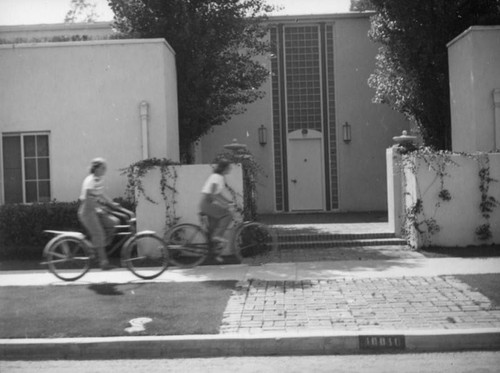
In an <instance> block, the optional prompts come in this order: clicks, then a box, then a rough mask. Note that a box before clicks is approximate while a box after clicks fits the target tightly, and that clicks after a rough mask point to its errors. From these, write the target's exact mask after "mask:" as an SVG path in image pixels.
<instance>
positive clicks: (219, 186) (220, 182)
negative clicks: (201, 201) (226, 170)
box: [201, 173, 226, 194]
mask: <svg viewBox="0 0 500 373" xmlns="http://www.w3.org/2000/svg"><path fill="white" fill-rule="evenodd" d="M212 185H215V191H214V194H220V193H221V192H222V190H223V189H224V188H225V186H226V181H225V180H224V176H222V175H221V174H216V173H213V174H212V175H210V176H209V177H208V179H207V181H206V182H205V185H203V188H202V189H201V192H202V193H205V194H212Z"/></svg>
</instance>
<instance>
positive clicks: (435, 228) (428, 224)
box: [401, 148, 500, 246]
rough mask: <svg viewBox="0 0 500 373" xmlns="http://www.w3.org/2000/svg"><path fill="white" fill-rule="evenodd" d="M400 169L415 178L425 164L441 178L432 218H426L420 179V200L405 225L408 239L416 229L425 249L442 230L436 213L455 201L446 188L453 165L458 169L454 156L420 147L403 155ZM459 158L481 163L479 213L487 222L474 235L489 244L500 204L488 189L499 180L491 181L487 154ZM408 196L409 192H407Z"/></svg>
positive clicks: (408, 215)
mask: <svg viewBox="0 0 500 373" xmlns="http://www.w3.org/2000/svg"><path fill="white" fill-rule="evenodd" d="M402 154H403V158H402V162H401V168H404V169H406V170H409V171H410V172H411V173H412V174H413V175H414V176H416V175H417V171H418V164H419V161H420V160H421V161H424V162H425V163H426V164H427V166H428V169H429V170H433V171H434V172H435V173H436V177H438V178H439V183H440V188H439V192H438V194H437V202H436V204H435V210H434V214H433V216H432V217H428V216H425V213H424V209H423V200H422V198H421V195H422V194H421V191H420V188H419V185H418V180H417V185H416V187H417V191H416V193H417V199H416V201H415V203H413V204H412V205H411V206H409V207H408V208H406V216H405V223H404V228H403V229H404V230H403V234H404V235H405V236H406V237H407V239H408V240H410V239H411V238H412V236H411V235H412V234H413V233H412V229H411V228H413V229H414V230H415V231H416V232H418V234H420V235H421V237H422V238H423V239H424V246H425V245H429V244H431V240H432V236H433V235H434V234H436V233H438V232H439V231H440V230H441V227H440V226H439V225H438V224H437V221H436V219H435V218H434V216H436V213H437V211H438V209H439V207H441V204H442V203H443V202H450V201H451V200H452V195H451V193H450V191H449V190H448V189H447V188H446V187H445V180H446V178H450V177H451V175H450V174H449V172H448V168H449V167H450V166H458V164H457V163H456V162H454V161H453V160H452V158H451V156H452V155H453V153H451V152H447V151H433V150H431V149H429V148H420V149H418V150H416V151H412V152H404V153H402ZM460 155H462V156H465V157H468V158H471V159H476V160H477V162H478V164H479V173H478V176H479V192H480V193H481V202H480V204H479V211H480V213H481V216H482V217H483V218H484V219H485V220H486V222H484V223H483V224H481V225H479V226H478V227H477V228H476V229H475V234H476V236H477V237H478V239H480V240H482V241H486V240H488V239H490V238H491V237H492V232H491V226H490V223H489V219H490V216H491V213H492V212H493V211H494V209H495V208H496V207H497V206H499V205H500V203H499V202H498V201H497V200H496V199H495V197H493V196H491V195H489V187H490V184H491V183H492V182H496V181H497V180H495V179H493V178H491V176H490V164H489V157H488V154H486V153H478V154H464V153H460ZM402 175H403V184H404V185H403V188H404V190H405V191H406V189H407V181H406V178H405V177H404V175H405V173H404V172H402ZM405 194H406V195H409V193H408V192H405Z"/></svg>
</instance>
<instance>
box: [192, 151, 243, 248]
mask: <svg viewBox="0 0 500 373" xmlns="http://www.w3.org/2000/svg"><path fill="white" fill-rule="evenodd" d="M230 170H231V163H229V161H228V160H226V159H222V160H220V161H219V162H218V163H217V165H216V167H215V169H214V172H213V173H212V174H211V175H210V176H209V177H208V179H207V180H206V182H205V184H204V185H203V188H202V189H201V194H202V197H201V202H200V207H199V210H200V213H202V214H205V215H207V216H208V226H209V230H210V232H212V240H213V241H216V242H219V243H221V244H223V243H225V242H227V240H226V239H225V238H224V232H225V231H226V229H227V227H228V225H229V223H230V222H231V219H232V213H231V210H232V208H233V206H234V203H233V202H232V200H231V199H230V198H228V197H227V196H225V195H224V194H225V193H227V191H226V179H225V175H227V174H228V173H229V171H230Z"/></svg>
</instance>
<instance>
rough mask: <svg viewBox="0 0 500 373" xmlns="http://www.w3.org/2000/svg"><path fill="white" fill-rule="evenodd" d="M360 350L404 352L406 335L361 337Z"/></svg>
mask: <svg viewBox="0 0 500 373" xmlns="http://www.w3.org/2000/svg"><path fill="white" fill-rule="evenodd" d="M359 348H360V349H361V350H377V351H384V350H404V349H405V348H406V345H405V336H404V335H360V336H359Z"/></svg>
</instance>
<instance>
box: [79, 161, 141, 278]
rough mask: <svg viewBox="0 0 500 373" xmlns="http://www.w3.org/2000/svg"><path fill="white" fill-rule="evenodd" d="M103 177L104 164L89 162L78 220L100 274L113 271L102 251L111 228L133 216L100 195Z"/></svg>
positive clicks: (110, 233) (106, 243)
mask: <svg viewBox="0 0 500 373" xmlns="http://www.w3.org/2000/svg"><path fill="white" fill-rule="evenodd" d="M105 173H106V161H105V160H104V159H103V158H95V159H93V160H92V162H91V164H90V174H89V175H88V176H87V177H86V178H85V179H84V180H83V184H82V190H81V193H80V198H79V201H80V206H79V208H78V220H79V221H80V223H81V224H82V225H83V226H84V227H85V229H86V230H87V232H88V234H89V235H90V239H91V242H92V244H93V246H94V248H95V249H96V251H97V256H98V259H99V266H100V267H101V269H102V270H109V269H112V268H114V267H113V266H112V265H110V263H109V260H108V257H107V254H106V249H105V248H106V246H107V245H108V244H109V243H110V241H111V239H112V238H113V235H114V231H115V227H116V226H117V225H118V224H120V218H123V219H130V218H133V217H134V213H133V212H131V211H128V210H126V209H124V208H122V207H121V206H120V205H119V204H118V203H116V202H113V200H111V198H109V197H108V196H107V195H106V194H105V193H104V180H103V176H104V174H105Z"/></svg>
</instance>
